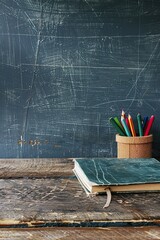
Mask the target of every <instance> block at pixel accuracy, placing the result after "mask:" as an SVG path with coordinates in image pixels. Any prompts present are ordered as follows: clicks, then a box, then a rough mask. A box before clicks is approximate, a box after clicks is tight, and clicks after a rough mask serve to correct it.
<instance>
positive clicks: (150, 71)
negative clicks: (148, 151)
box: [0, 0, 160, 158]
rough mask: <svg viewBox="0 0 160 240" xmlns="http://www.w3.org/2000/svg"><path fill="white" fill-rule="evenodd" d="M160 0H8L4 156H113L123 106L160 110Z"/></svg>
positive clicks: (0, 41) (2, 80)
mask: <svg viewBox="0 0 160 240" xmlns="http://www.w3.org/2000/svg"><path fill="white" fill-rule="evenodd" d="M159 103H160V1H158V0H152V1H151V0H132V1H129V0H99V1H98V0H46V1H42V0H23V1H21V0H0V157H1V158H3V157H4V158H9V157H10V158H12V157H17V158H21V157H22V158H26V157H36V158H38V157H46V158H47V157H82V156H83V157H92V156H93V157H98V156H99V157H100V156H103V157H113V156H116V154H117V151H116V142H115V134H116V131H115V129H114V128H113V127H112V126H111V125H110V123H109V120H108V119H109V117H111V116H113V117H114V116H118V117H120V114H121V110H122V109H124V110H125V112H126V113H127V114H128V113H130V114H131V115H132V117H133V119H134V120H135V119H136V115H137V113H138V112H139V113H141V115H142V116H145V115H148V116H150V115H152V114H154V115H155V122H154V125H153V127H152V129H151V132H152V133H153V135H154V144H153V156H155V157H157V156H160V137H159V134H160V126H159V122H160V119H159V116H160V107H159V106H160V104H159Z"/></svg>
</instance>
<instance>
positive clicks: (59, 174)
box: [0, 159, 160, 239]
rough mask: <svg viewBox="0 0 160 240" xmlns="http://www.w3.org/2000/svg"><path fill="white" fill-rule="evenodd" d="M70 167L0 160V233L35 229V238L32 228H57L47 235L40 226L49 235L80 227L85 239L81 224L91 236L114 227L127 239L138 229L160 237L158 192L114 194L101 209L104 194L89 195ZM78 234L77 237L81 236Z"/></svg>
mask: <svg viewBox="0 0 160 240" xmlns="http://www.w3.org/2000/svg"><path fill="white" fill-rule="evenodd" d="M72 169H73V161H72V159H0V228H1V229H0V236H1V235H2V234H5V231H7V232H10V234H11V236H12V237H13V239H15V238H14V234H15V230H13V231H12V230H5V229H4V228H6V227H7V228H8V227H9V228H10V227H11V228H15V227H16V228H17V227H21V228H26V229H27V230H17V231H16V234H18V233H20V232H21V233H22V232H23V231H26V232H28V231H29V232H30V234H31V233H32V231H33V234H37V236H38V234H40V233H39V230H35V228H36V229H37V228H38V227H56V228H54V229H52V230H51V228H50V230H49V231H50V232H49V233H46V231H47V230H44V231H45V232H44V234H45V233H46V235H47V234H52V232H54V233H55V231H57V230H56V229H57V227H58V230H59V231H60V230H61V231H62V232H61V233H62V234H63V231H66V233H67V231H68V234H69V233H71V232H72V231H77V234H78V235H79V232H78V231H81V234H82V235H83V234H84V237H85V234H87V232H88V231H89V228H87V229H86V228H85V227H92V230H94V231H95V234H96V232H97V231H100V229H101V233H102V235H103V233H104V232H106V231H108V234H109V233H110V230H111V229H112V227H114V234H116V233H117V236H123V238H124V235H123V233H124V232H125V231H126V233H125V239H132V238H131V235H130V234H131V233H133V235H134V234H135V232H137V231H139V233H138V234H139V236H140V235H141V234H142V232H144V233H143V234H142V235H143V239H160V237H159V236H160V230H159V229H160V228H159V226H160V194H159V193H140V194H130V193H128V194H120V193H119V194H113V195H112V202H111V205H110V206H109V208H107V209H103V206H104V204H105V201H106V196H105V195H104V196H95V197H92V198H88V197H87V196H86V193H85V192H84V190H83V189H82V187H81V186H80V184H79V182H78V181H77V179H76V177H75V176H74V174H73V172H72ZM129 226H132V228H131V230H129V228H128V227H129ZM142 226H143V227H142ZM146 226H148V227H149V228H148V227H147V228H146ZM28 227H29V228H30V230H28ZM63 227H67V229H66V228H65V230H64V229H62V228H63ZM69 227H83V228H76V229H75V228H74V229H73V228H71V229H70V230H69ZM104 227H105V229H104ZM121 227H123V228H121ZM126 227H127V228H126ZM137 227H139V228H138V230H137ZM2 228H3V229H2ZM33 228H34V230H33ZM82 229H83V230H82ZM85 229H86V230H85ZM122 229H123V230H122ZM125 229H126V230H125ZM143 229H144V230H143ZM148 229H149V230H148ZM92 230H91V231H90V233H91V232H92ZM82 232H83V233H82ZM23 233H24V232H23ZM92 233H93V232H92ZM127 233H128V237H127ZM98 234H99V233H98ZM78 235H77V238H75V239H80V238H78ZM142 235H141V236H142ZM39 236H40V235H39ZM67 236H68V235H67ZM98 236H99V235H98ZM145 236H146V238H145ZM153 236H154V238H152V237H153ZM148 237H149V238H148ZM0 239H1V237H0ZM2 239H5V237H4V238H2ZM10 239H12V238H10ZM37 239H41V237H39V238H38V237H37ZM44 239H48V238H44ZM53 239H54V238H53ZM56 239H57V238H56ZM64 239H71V238H64ZM101 239H105V238H101ZM107 239H108V238H107ZM109 239H112V238H109ZM114 239H115V238H114ZM117 239H121V238H117ZM134 239H141V238H135V236H134Z"/></svg>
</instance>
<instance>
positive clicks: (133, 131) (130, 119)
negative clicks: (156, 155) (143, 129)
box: [128, 114, 136, 137]
mask: <svg viewBox="0 0 160 240" xmlns="http://www.w3.org/2000/svg"><path fill="white" fill-rule="evenodd" d="M128 122H129V126H130V130H131V133H132V136H133V137H135V136H136V131H135V128H134V124H133V119H132V117H131V115H130V114H128Z"/></svg>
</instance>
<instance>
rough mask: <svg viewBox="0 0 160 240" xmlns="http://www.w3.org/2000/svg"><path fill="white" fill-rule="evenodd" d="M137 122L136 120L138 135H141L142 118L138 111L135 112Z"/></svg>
mask: <svg viewBox="0 0 160 240" xmlns="http://www.w3.org/2000/svg"><path fill="white" fill-rule="evenodd" d="M137 122H138V131H139V136H143V128H142V119H141V114H140V113H138V114H137Z"/></svg>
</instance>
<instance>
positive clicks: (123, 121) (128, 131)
mask: <svg viewBox="0 0 160 240" xmlns="http://www.w3.org/2000/svg"><path fill="white" fill-rule="evenodd" d="M121 123H122V125H123V127H124V129H125V132H126V134H127V136H128V137H131V133H130V130H129V128H128V126H127V123H126V121H125V118H124V117H123V116H121Z"/></svg>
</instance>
